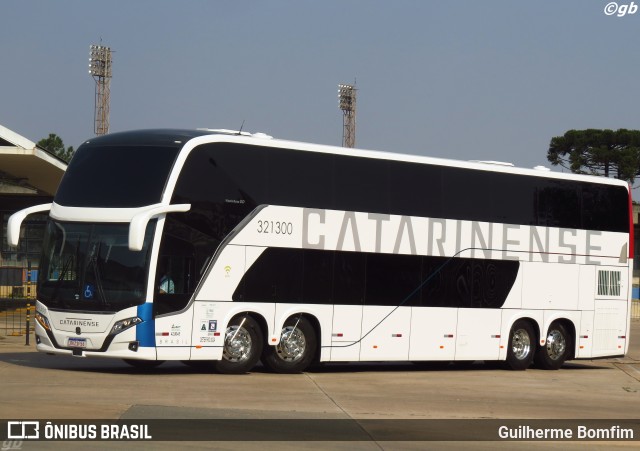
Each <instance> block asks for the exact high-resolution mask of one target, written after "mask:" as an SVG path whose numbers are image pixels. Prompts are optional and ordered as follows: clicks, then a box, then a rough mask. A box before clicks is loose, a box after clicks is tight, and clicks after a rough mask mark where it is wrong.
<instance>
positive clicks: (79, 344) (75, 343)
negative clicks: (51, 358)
mask: <svg viewBox="0 0 640 451" xmlns="http://www.w3.org/2000/svg"><path fill="white" fill-rule="evenodd" d="M67 346H69V347H70V348H86V347H87V340H86V339H85V338H69V341H68V342H67Z"/></svg>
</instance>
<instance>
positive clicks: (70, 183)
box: [54, 144, 180, 208]
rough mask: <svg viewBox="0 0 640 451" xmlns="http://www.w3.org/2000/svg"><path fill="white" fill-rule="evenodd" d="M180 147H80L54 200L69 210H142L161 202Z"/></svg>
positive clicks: (90, 145)
mask: <svg viewBox="0 0 640 451" xmlns="http://www.w3.org/2000/svg"><path fill="white" fill-rule="evenodd" d="M179 150H180V149H179V148H178V147H170V146H109V145H97V144H95V145H93V144H84V145H82V146H80V148H78V150H77V152H76V153H75V155H74V156H73V159H72V160H71V163H70V164H69V168H68V169H67V171H66V173H65V175H64V177H63V178H62V181H61V182H60V186H59V187H58V192H57V193H56V196H55V199H54V201H55V202H56V203H57V204H59V205H64V206H67V207H107V208H109V207H111V208H114V207H123V208H129V207H142V206H145V205H151V204H156V203H158V202H160V200H161V198H162V193H163V191H164V187H165V184H166V181H167V178H168V177H169V173H170V172H171V168H172V166H173V162H174V160H175V159H176V156H177V154H178V151H179Z"/></svg>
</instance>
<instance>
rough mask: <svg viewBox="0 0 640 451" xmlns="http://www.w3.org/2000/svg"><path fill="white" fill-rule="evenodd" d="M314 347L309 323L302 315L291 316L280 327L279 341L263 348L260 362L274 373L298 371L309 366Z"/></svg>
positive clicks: (315, 342) (313, 337) (313, 334)
mask: <svg viewBox="0 0 640 451" xmlns="http://www.w3.org/2000/svg"><path fill="white" fill-rule="evenodd" d="M316 348H317V338H316V333H315V331H314V329H313V326H312V325H311V323H309V321H308V320H307V319H306V318H304V317H292V318H289V319H288V320H287V321H285V323H284V326H283V327H282V332H281V334H280V343H279V344H277V345H276V346H267V347H266V348H265V349H264V352H263V355H262V363H263V364H264V366H266V367H267V368H269V369H270V370H271V371H275V372H276V373H299V372H301V371H304V370H305V369H307V368H308V367H309V365H310V364H311V362H312V361H313V358H314V356H315V352H316Z"/></svg>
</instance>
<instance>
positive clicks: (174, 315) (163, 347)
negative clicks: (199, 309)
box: [153, 235, 196, 360]
mask: <svg viewBox="0 0 640 451" xmlns="http://www.w3.org/2000/svg"><path fill="white" fill-rule="evenodd" d="M195 272H196V271H195V260H194V257H193V254H192V252H190V246H188V244H187V243H184V242H180V240H179V239H177V238H176V237H171V236H167V235H165V237H164V239H163V243H162V246H161V250H160V257H159V259H158V268H157V270H156V282H155V283H156V285H155V291H154V299H153V312H154V318H155V336H156V347H157V353H158V359H159V360H188V359H189V357H190V353H191V328H192V323H193V309H192V308H190V309H187V308H186V307H187V304H188V303H189V300H190V298H191V296H192V294H193V291H194V290H195V284H196V278H195Z"/></svg>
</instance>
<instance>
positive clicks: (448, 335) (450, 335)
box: [444, 334, 453, 338]
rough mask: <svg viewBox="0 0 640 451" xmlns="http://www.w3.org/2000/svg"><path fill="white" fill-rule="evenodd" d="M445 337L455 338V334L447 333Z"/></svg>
mask: <svg viewBox="0 0 640 451" xmlns="http://www.w3.org/2000/svg"><path fill="white" fill-rule="evenodd" d="M444 338H453V334H445V335H444Z"/></svg>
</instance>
